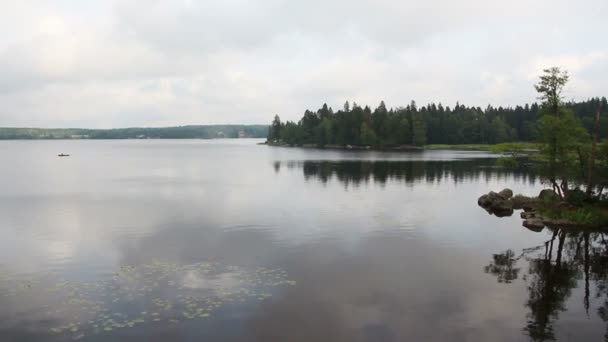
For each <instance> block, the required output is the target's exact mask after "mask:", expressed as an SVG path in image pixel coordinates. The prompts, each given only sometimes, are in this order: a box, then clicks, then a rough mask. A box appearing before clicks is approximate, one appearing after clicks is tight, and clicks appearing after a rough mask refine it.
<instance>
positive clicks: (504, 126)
mask: <svg viewBox="0 0 608 342" xmlns="http://www.w3.org/2000/svg"><path fill="white" fill-rule="evenodd" d="M540 86H541V88H539V89H544V88H542V87H544V86H548V85H540ZM545 97H546V96H545ZM545 97H542V99H545ZM553 98H554V97H551V99H553ZM552 101H553V100H552ZM551 106H554V104H549V105H547V104H545V103H541V104H537V103H533V104H531V105H525V106H516V107H514V108H512V107H506V108H505V107H492V106H488V107H487V108H486V109H481V108H480V107H467V106H464V105H461V104H459V103H456V105H455V106H454V107H452V108H450V107H447V106H446V107H444V106H443V105H442V104H434V103H432V104H428V105H426V106H422V107H418V106H417V105H416V103H415V102H414V101H412V102H411V103H410V104H409V105H407V106H405V107H397V108H390V109H389V108H387V106H386V104H385V103H384V102H381V103H380V105H379V106H378V107H377V108H376V109H374V110H372V109H371V108H370V107H369V106H365V107H361V106H359V105H357V104H356V103H353V104H352V105H351V104H350V103H349V102H348V101H347V102H346V103H345V104H344V108H343V109H341V110H338V111H336V112H334V110H333V109H332V108H330V107H328V106H327V104H324V105H323V106H322V107H321V108H320V109H318V110H317V111H310V110H306V111H305V112H304V116H303V117H302V118H301V119H300V120H299V121H298V122H292V121H287V122H281V119H280V118H279V116H275V118H274V120H273V122H272V126H271V129H270V130H269V132H268V142H269V143H272V144H285V145H292V146H302V145H314V146H318V147H328V146H329V147H344V146H347V145H351V146H369V147H372V148H379V149H382V148H394V147H404V146H424V145H427V148H431V149H437V148H457V149H471V150H490V149H491V148H490V147H487V145H494V144H503V143H509V144H508V145H507V146H509V148H517V149H537V148H538V147H537V146H529V145H528V144H531V143H534V142H539V141H543V136H544V134H545V133H546V132H545V131H543V129H546V128H547V127H548V125H549V123H545V124H544V123H543V121H542V120H541V121H539V120H538V119H539V118H541V117H543V116H545V113H546V112H547V110H548V109H547V108H550V107H551ZM559 107H560V108H563V110H566V111H568V112H571V113H572V120H570V122H572V121H573V120H574V121H576V123H577V125H576V126H577V127H582V128H584V130H586V131H587V132H591V131H594V130H595V127H596V123H597V127H598V129H597V131H598V136H599V138H607V137H608V120H606V119H605V115H604V116H603V117H602V118H601V119H600V120H598V121H596V120H595V114H596V111H597V109H598V108H603V110H608V103H607V100H606V98H605V97H603V98H601V99H600V98H592V99H590V100H587V101H583V102H578V103H575V102H571V103H561V102H560V104H559ZM513 141H520V142H522V143H511V142H513ZM543 142H544V141H543ZM452 145H455V146H457V147H453V146H452ZM531 145H534V144H531Z"/></svg>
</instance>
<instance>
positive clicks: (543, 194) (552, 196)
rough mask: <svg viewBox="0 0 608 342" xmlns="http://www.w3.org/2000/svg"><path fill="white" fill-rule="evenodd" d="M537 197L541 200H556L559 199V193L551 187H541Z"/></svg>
mask: <svg viewBox="0 0 608 342" xmlns="http://www.w3.org/2000/svg"><path fill="white" fill-rule="evenodd" d="M538 199H540V200H541V201H548V202H556V201H559V195H558V194H557V193H556V192H555V191H553V190H551V189H543V190H541V191H540V193H539V194H538Z"/></svg>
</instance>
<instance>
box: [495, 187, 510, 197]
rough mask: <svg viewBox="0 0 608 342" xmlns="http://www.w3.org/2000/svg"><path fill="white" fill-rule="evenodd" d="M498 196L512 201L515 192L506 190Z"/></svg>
mask: <svg viewBox="0 0 608 342" xmlns="http://www.w3.org/2000/svg"><path fill="white" fill-rule="evenodd" d="M498 194H499V195H500V196H501V197H502V198H504V199H510V198H511V197H513V190H511V189H509V188H505V189H503V190H502V191H501V192H499V193H498Z"/></svg>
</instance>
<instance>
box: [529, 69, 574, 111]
mask: <svg viewBox="0 0 608 342" xmlns="http://www.w3.org/2000/svg"><path fill="white" fill-rule="evenodd" d="M543 73H544V74H543V75H541V76H540V81H539V82H538V83H537V84H535V85H534V88H536V91H537V92H538V93H539V94H540V96H539V97H538V99H539V100H541V101H543V103H544V104H546V105H547V106H548V107H549V109H550V110H551V113H552V114H553V115H556V116H557V115H558V114H559V107H560V105H561V103H562V91H563V90H564V87H565V86H566V83H568V80H569V79H570V76H569V75H568V71H566V70H561V69H560V68H559V67H551V68H549V69H544V70H543Z"/></svg>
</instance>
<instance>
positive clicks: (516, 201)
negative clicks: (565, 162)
mask: <svg viewBox="0 0 608 342" xmlns="http://www.w3.org/2000/svg"><path fill="white" fill-rule="evenodd" d="M477 204H479V206H480V207H482V208H484V209H485V210H486V211H487V212H488V213H490V214H492V215H495V216H497V217H505V216H511V215H513V213H514V211H515V210H523V211H522V212H521V214H520V216H521V218H522V219H523V220H524V221H523V223H522V225H523V226H524V227H526V228H528V229H530V230H533V231H537V232H540V231H541V230H543V228H545V227H550V228H572V227H580V224H577V223H574V222H570V221H567V220H563V219H552V218H550V217H547V216H546V215H543V214H542V212H541V211H542V210H541V209H543V208H546V207H557V208H559V209H560V210H573V209H575V208H574V207H573V206H572V205H571V204H569V203H566V202H560V197H559V195H558V194H557V193H556V192H555V191H553V190H550V189H544V190H542V191H541V192H540V193H539V194H538V196H537V197H527V196H523V195H516V196H513V191H512V190H511V189H503V190H502V191H500V192H494V191H490V192H489V193H487V194H485V195H482V196H481V197H479V199H478V200H477Z"/></svg>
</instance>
